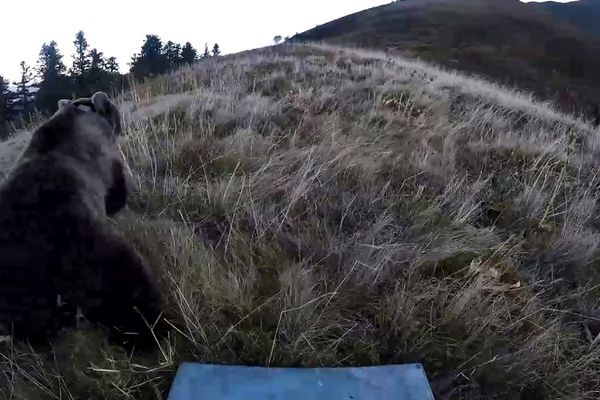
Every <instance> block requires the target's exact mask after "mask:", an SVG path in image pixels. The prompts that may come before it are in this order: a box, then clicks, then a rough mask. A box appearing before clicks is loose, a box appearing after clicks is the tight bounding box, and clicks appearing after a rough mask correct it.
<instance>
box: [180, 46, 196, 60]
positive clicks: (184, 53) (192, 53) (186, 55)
mask: <svg viewBox="0 0 600 400" xmlns="http://www.w3.org/2000/svg"><path fill="white" fill-rule="evenodd" d="M197 55H198V52H197V51H196V49H195V48H194V46H192V44H191V43H190V42H186V44H185V45H184V46H183V48H182V49H181V60H182V61H183V62H184V63H186V64H188V65H192V64H193V63H194V61H196V56H197Z"/></svg>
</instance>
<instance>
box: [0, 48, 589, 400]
mask: <svg viewBox="0 0 600 400" xmlns="http://www.w3.org/2000/svg"><path fill="white" fill-rule="evenodd" d="M122 109H123V110H124V112H125V118H124V119H125V121H124V127H125V131H126V135H125V137H124V140H123V142H122V150H123V153H124V155H125V157H126V159H127V161H128V165H129V171H130V174H131V184H132V187H133V195H132V198H131V202H130V206H131V210H130V212H128V213H126V214H125V215H123V216H121V217H120V218H118V219H117V220H115V221H112V222H111V223H114V224H115V225H116V226H117V227H118V228H119V229H121V230H122V231H123V233H124V234H125V235H126V236H127V237H128V238H129V239H130V240H131V241H132V242H133V243H134V244H135V246H136V247H137V248H139V249H140V251H141V252H142V253H143V254H144V255H145V256H146V257H147V258H148V260H149V261H150V263H151V264H152V266H153V268H154V269H155V270H156V271H157V273H158V274H159V276H160V277H161V285H162V286H163V290H164V293H165V296H166V298H167V305H166V307H165V308H166V316H167V318H168V320H169V321H170V322H171V323H172V326H173V329H172V332H171V336H170V337H169V338H167V339H165V340H161V341H159V342H158V343H157V348H156V350H155V351H154V352H152V353H150V354H138V353H134V354H126V353H125V352H124V351H123V350H121V349H118V348H114V347H110V346H108V345H107V344H106V343H105V340H104V337H103V336H102V335H101V333H99V332H93V331H84V332H79V333H68V334H65V337H63V338H62V339H61V340H59V341H58V342H57V343H56V344H55V346H54V348H53V350H41V349H36V350H35V351H34V350H33V349H31V348H29V347H27V346H25V345H22V344H15V345H10V344H5V345H0V346H3V347H0V372H1V373H0V398H7V399H80V398H110V399H132V398H136V399H138V398H142V399H156V398H165V396H166V390H167V388H168V385H169V382H170V380H171V379H172V376H173V373H174V370H175V368H176V366H177V364H178V363H179V362H181V361H184V360H198V361H203V362H216V363H240V364H249V365H268V366H345V365H371V364H379V363H384V364H387V363H401V362H415V361H416V362H422V363H423V364H424V366H425V369H426V371H427V373H428V376H429V378H430V380H431V382H432V386H433V387H434V391H435V393H436V396H437V398H438V399H445V398H456V399H458V398H465V399H483V398H485V399H492V398H498V399H511V398H515V399H516V398H520V399H560V398H565V399H566V398H571V399H572V398H578V399H585V398H589V399H594V398H597V397H598V394H599V393H600V380H599V379H598V378H599V376H600V375H599V372H600V348H599V347H598V336H597V335H598V333H599V332H600V325H599V324H598V322H600V320H599V319H598V313H597V312H596V310H597V308H596V307H598V305H599V304H598V297H597V295H598V284H599V283H600V280H599V274H598V271H599V270H598V268H599V267H598V255H599V254H600V250H599V248H598V239H599V235H600V224H599V223H598V220H597V217H596V216H597V214H598V213H597V207H598V206H597V200H598V198H599V197H600V186H599V181H598V174H597V171H598V167H599V165H598V163H599V161H598V159H599V158H598V155H599V154H600V132H598V131H593V130H591V129H590V128H589V127H588V126H586V125H585V124H583V123H581V122H580V121H577V120H574V119H572V118H571V117H568V116H566V115H563V114H561V113H558V112H556V111H553V110H552V109H551V108H549V107H548V106H547V105H546V104H540V103H536V102H533V101H532V100H531V98H530V97H529V96H527V95H524V94H519V93H514V92H511V91H507V90H504V89H502V88H500V87H498V86H495V85H492V84H489V83H486V82H483V81H479V80H474V79H471V78H467V77H464V76H462V75H459V74H457V73H454V72H447V71H442V70H439V69H436V68H433V67H431V66H428V65H426V64H423V63H419V62H412V61H407V60H405V59H401V58H395V57H389V56H388V55H386V54H384V53H376V52H366V51H359V50H349V49H337V48H334V47H326V46H319V47H317V46H279V47H277V48H271V49H264V50H259V51H254V52H249V53H245V54H239V55H234V56H228V57H222V58H219V59H218V60H216V61H207V62H203V63H200V64H198V65H197V66H195V67H194V68H193V69H184V70H181V71H179V72H177V73H175V74H173V75H171V76H166V77H162V78H159V79H156V80H154V81H152V82H149V83H148V84H144V85H139V86H137V87H135V88H134V90H133V92H132V93H130V94H125V95H124V96H123V99H122ZM22 142H23V141H20V142H19V141H17V142H16V143H17V144H13V147H14V148H18V147H19V143H22ZM13 143H15V142H13Z"/></svg>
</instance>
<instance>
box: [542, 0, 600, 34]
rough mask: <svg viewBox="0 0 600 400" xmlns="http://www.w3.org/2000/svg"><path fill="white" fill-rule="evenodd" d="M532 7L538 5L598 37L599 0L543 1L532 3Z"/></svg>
mask: <svg viewBox="0 0 600 400" xmlns="http://www.w3.org/2000/svg"><path fill="white" fill-rule="evenodd" d="M531 5H532V6H534V7H539V8H541V9H543V10H545V11H547V12H550V13H551V14H552V15H554V16H555V17H557V18H559V19H564V20H566V21H568V22H569V23H570V24H571V25H573V26H576V27H578V28H580V29H582V30H584V31H586V32H588V33H590V34H592V35H594V36H597V37H600V24H598V21H599V20H600V0H579V1H573V2H570V3H558V2H555V1H545V2H541V3H532V4H531Z"/></svg>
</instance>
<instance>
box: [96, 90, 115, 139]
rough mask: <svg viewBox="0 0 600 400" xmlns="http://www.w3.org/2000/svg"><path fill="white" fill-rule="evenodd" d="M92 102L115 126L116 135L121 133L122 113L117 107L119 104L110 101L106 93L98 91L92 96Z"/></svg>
mask: <svg viewBox="0 0 600 400" xmlns="http://www.w3.org/2000/svg"><path fill="white" fill-rule="evenodd" d="M92 104H93V106H94V110H95V111H96V112H97V113H98V114H100V115H101V116H102V117H104V118H105V119H106V120H108V122H109V123H110V125H111V126H112V128H113V132H114V134H115V135H116V136H118V135H120V134H121V114H120V113H119V110H118V109H117V106H115V104H114V103H113V102H112V101H110V99H109V98H108V96H107V95H106V93H104V92H96V93H94V95H93V96H92Z"/></svg>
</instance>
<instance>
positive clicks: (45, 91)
mask: <svg viewBox="0 0 600 400" xmlns="http://www.w3.org/2000/svg"><path fill="white" fill-rule="evenodd" d="M62 59H63V55H62V54H60V51H59V50H58V46H57V44H56V42H55V41H51V42H50V43H48V44H46V43H44V44H43V45H42V49H41V50H40V54H39V58H38V65H37V73H38V77H39V78H40V83H39V91H38V92H37V93H36V96H35V105H36V107H37V108H38V110H40V111H42V112H47V113H50V112H52V111H53V110H55V109H56V104H57V102H58V100H60V99H63V98H69V97H71V93H72V89H73V88H72V84H71V80H70V79H69V77H68V76H67V75H66V74H65V72H66V70H67V68H66V66H65V64H64V63H63V62H62Z"/></svg>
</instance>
